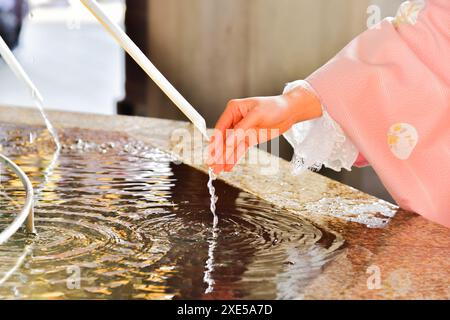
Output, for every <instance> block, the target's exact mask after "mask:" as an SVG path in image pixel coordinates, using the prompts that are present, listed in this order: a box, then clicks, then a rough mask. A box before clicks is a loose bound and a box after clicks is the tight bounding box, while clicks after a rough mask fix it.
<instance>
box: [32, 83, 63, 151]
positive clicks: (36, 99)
mask: <svg viewBox="0 0 450 320" xmlns="http://www.w3.org/2000/svg"><path fill="white" fill-rule="evenodd" d="M31 96H32V97H33V100H34V103H35V104H36V107H37V108H38V109H39V112H40V113H41V116H42V118H43V119H44V122H45V126H46V127H47V130H48V131H49V132H50V135H51V136H52V138H53V141H54V142H55V145H56V153H58V151H59V150H60V149H61V143H60V141H59V137H58V133H57V132H56V129H55V127H53V125H52V123H51V122H50V119H49V118H48V117H47V114H46V113H45V110H44V106H43V104H42V101H41V99H39V96H38V94H37V92H35V91H33V92H32V93H31Z"/></svg>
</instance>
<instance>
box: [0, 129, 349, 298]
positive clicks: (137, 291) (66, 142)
mask: <svg viewBox="0 0 450 320" xmlns="http://www.w3.org/2000/svg"><path fill="white" fill-rule="evenodd" d="M0 127H1V128H2V129H1V130H0V145H1V146H2V149H3V150H2V152H3V153H4V154H5V155H7V156H9V157H10V158H12V159H13V160H14V161H15V162H16V163H17V164H18V165H19V166H21V168H22V169H23V170H24V171H25V172H26V173H27V174H28V175H29V177H30V179H31V180H32V182H33V185H34V187H35V191H36V209H35V211H36V229H37V232H38V235H37V236H32V235H26V234H25V231H24V230H21V231H19V232H18V233H17V234H16V235H15V236H14V237H13V238H12V239H10V241H9V242H8V243H6V244H5V245H2V246H0V298H3V299H4V298H24V299H28V298H33V299H53V298H56V299H62V298H69V299H77V298H88V299H89V298H100V299H104V298H105V299H131V298H133V299H177V298H182V299H213V298H214V299H219V298H220V299H243V298H245V299H273V298H299V297H301V295H302V292H303V290H304V288H305V287H306V286H307V285H308V284H309V283H310V282H311V281H312V280H313V279H314V278H315V277H316V276H317V275H319V274H320V273H321V270H322V268H323V267H324V265H325V264H326V263H327V262H328V261H330V260H331V259H333V257H334V256H335V254H336V251H337V250H338V249H339V248H340V246H341V245H342V243H341V242H339V241H338V240H337V239H336V238H335V236H334V235H333V234H331V233H327V232H325V231H324V230H322V229H320V228H319V227H317V226H314V225H313V224H311V223H310V222H308V221H306V220H304V219H302V218H301V217H299V216H297V215H294V214H292V213H290V212H288V211H284V210H282V209H280V208H276V207H274V206H272V205H270V204H269V203H267V202H265V201H262V200H261V199H259V198H257V197H255V196H253V195H250V194H248V193H246V192H242V191H240V190H238V189H236V188H233V187H231V186H229V185H227V184H225V183H223V182H221V181H216V182H215V187H216V192H217V195H218V197H219V201H218V203H217V214H218V216H219V225H218V231H217V232H213V228H212V215H211V212H210V211H209V206H210V202H209V201H210V198H209V194H208V189H207V187H206V183H207V180H208V176H207V175H206V174H204V173H202V172H200V171H197V170H195V169H193V168H191V167H188V166H186V165H183V164H176V163H175V162H174V160H175V159H173V158H172V157H171V156H169V155H168V154H166V153H165V152H163V151H161V150H158V149H156V148H154V147H152V146H150V145H145V144H143V143H141V142H139V141H132V140H131V139H129V138H128V137H127V136H126V135H123V134H119V133H105V132H95V131H81V130H76V129H72V130H64V131H60V133H59V134H60V137H61V142H62V144H63V148H62V150H61V153H60V154H59V156H58V157H55V156H54V155H53V152H52V151H53V149H52V145H51V142H50V141H51V140H50V137H49V135H48V133H46V131H45V130H43V128H40V127H18V126H12V125H7V124H0ZM0 191H1V193H0V200H1V202H0V230H3V229H4V228H5V226H7V224H8V223H10V222H11V221H12V219H13V218H14V214H15V213H16V212H17V210H18V208H20V205H21V202H22V201H23V198H24V193H23V190H22V188H21V185H20V183H19V180H18V179H17V177H15V176H14V175H13V174H12V173H11V172H9V171H8V170H7V169H6V168H2V174H1V186H0Z"/></svg>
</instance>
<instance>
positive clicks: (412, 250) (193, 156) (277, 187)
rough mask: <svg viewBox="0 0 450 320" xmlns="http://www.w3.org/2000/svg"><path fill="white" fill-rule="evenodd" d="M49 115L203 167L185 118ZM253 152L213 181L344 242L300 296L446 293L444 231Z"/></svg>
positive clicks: (449, 271)
mask: <svg viewBox="0 0 450 320" xmlns="http://www.w3.org/2000/svg"><path fill="white" fill-rule="evenodd" d="M49 117H50V119H51V120H52V122H53V123H54V124H55V126H56V127H57V128H80V129H95V130H106V131H118V132H122V133H127V134H128V135H129V136H130V137H132V138H134V139H139V140H141V141H143V142H146V143H149V144H152V145H154V146H156V147H159V148H161V149H162V150H165V151H167V152H170V153H172V154H174V155H175V156H176V157H177V158H179V159H180V160H181V161H183V162H184V163H186V164H189V165H192V166H193V167H195V168H197V169H199V170H202V171H206V170H207V168H206V166H204V165H203V164H202V163H203V162H202V157H203V156H204V154H205V152H204V151H205V148H206V142H204V141H202V137H201V136H200V134H198V133H195V134H194V130H193V128H192V126H191V125H190V124H188V123H186V122H178V121H170V120H161V119H151V118H140V117H125V116H100V115H91V114H79V113H65V112H49ZM2 122H3V123H16V124H29V125H38V124H39V125H43V121H42V119H41V117H40V115H39V113H38V112H37V111H36V110H34V109H25V108H11V107H0V123H2ZM187 133H191V135H187ZM186 136H192V137H193V138H192V139H187V138H186ZM252 156H255V157H256V156H257V157H259V158H258V159H259V162H258V163H259V164H249V163H248V161H247V162H244V163H242V164H240V165H238V166H237V167H236V169H235V170H234V171H233V172H232V173H228V174H224V175H222V176H221V177H220V179H222V180H224V181H225V182H227V183H229V184H231V185H233V186H235V187H238V188H240V189H242V190H245V191H247V192H250V193H253V194H255V195H257V196H259V197H261V198H262V199H264V200H266V201H269V202H271V203H273V204H275V205H277V206H280V207H283V208H285V209H288V210H290V211H292V212H295V213H296V214H299V215H301V216H302V217H304V218H306V219H308V220H310V221H311V222H312V223H314V224H316V225H318V226H320V227H321V228H323V229H325V230H327V231H330V232H332V233H334V234H335V236H336V237H337V239H340V240H342V241H343V242H344V245H343V246H342V248H341V249H340V250H339V252H338V253H337V256H336V257H335V259H334V260H332V261H331V262H330V263H328V264H327V265H326V266H325V267H324V268H323V271H322V273H321V274H320V275H318V276H317V277H316V279H315V280H314V281H312V283H310V285H309V286H308V287H307V288H306V290H305V292H304V295H303V296H301V297H299V298H306V299H450V230H449V229H447V228H445V227H443V226H440V225H437V224H435V223H432V222H429V221H427V220H425V219H424V218H422V217H420V216H418V215H417V214H414V213H410V212H406V211H403V210H401V209H398V208H397V207H396V206H394V205H392V204H390V203H388V202H385V201H383V200H380V199H377V198H374V197H372V196H369V195H367V194H365V193H362V192H360V191H358V190H355V189H353V188H351V187H348V186H345V185H343V184H340V183H338V182H336V181H333V180H330V179H328V178H325V177H323V176H321V175H319V174H316V173H313V172H306V173H304V174H302V175H300V176H294V175H292V174H291V170H290V164H289V163H288V162H286V161H284V160H281V159H279V158H277V157H274V156H271V155H269V154H267V153H264V152H260V151H259V152H257V151H256V150H252V152H251V153H250V155H249V156H248V157H247V160H248V159H251V157H252ZM267 164H270V165H267ZM273 168H275V170H269V169H273ZM268 171H273V172H268Z"/></svg>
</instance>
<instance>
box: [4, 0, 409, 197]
mask: <svg viewBox="0 0 450 320" xmlns="http://www.w3.org/2000/svg"><path fill="white" fill-rule="evenodd" d="M99 2H100V3H101V4H102V6H103V8H104V9H105V10H106V11H107V13H108V15H109V16H110V17H113V19H114V20H115V21H116V22H118V23H120V24H121V25H123V26H124V28H126V30H127V33H128V34H129V35H130V37H131V38H132V39H133V40H134V41H135V42H136V44H137V45H138V46H139V47H141V48H142V49H143V51H144V52H145V53H146V54H147V55H148V56H149V57H150V59H151V60H152V61H153V63H154V64H155V65H156V66H157V67H158V68H159V69H160V70H161V72H162V73H163V74H165V75H166V77H167V78H168V79H169V80H170V81H171V82H172V83H173V84H174V86H175V87H177V88H178V89H179V90H180V92H181V93H182V94H183V95H184V96H185V97H186V99H187V100H189V101H190V102H191V103H192V104H193V105H194V106H195V107H196V108H197V109H198V110H199V112H200V113H201V114H202V115H204V116H205V118H206V120H207V123H208V125H209V126H211V127H212V126H213V125H214V123H215V121H216V119H217V118H218V117H219V115H220V113H221V112H222V110H223V108H224V106H225V105H226V102H227V101H228V100H230V99H232V98H239V97H247V96H260V95H274V94H279V93H280V92H281V91H282V90H283V87H284V84H285V83H287V82H289V81H292V80H296V79H302V78H305V77H307V76H308V75H309V74H310V73H312V72H313V71H314V70H315V69H317V68H318V67H320V66H321V65H323V64H324V63H325V62H326V61H328V60H329V59H330V58H332V57H333V56H334V55H335V54H336V53H337V52H338V51H339V50H340V49H341V48H342V47H343V46H344V45H345V44H346V43H348V42H349V41H350V40H351V39H352V38H353V37H355V36H356V35H357V34H359V33H360V32H362V31H363V30H365V29H366V28H367V20H368V17H369V14H368V8H369V6H371V5H376V6H377V7H376V8H379V10H380V14H381V17H386V16H392V15H394V14H395V12H396V9H397V8H398V6H399V4H400V3H401V2H402V0H109V1H108V0H105V1H99ZM0 34H1V36H2V37H3V38H4V39H5V41H6V42H7V43H8V45H10V47H12V48H14V53H15V55H16V56H17V58H18V59H19V61H20V62H21V63H22V64H23V66H24V68H25V69H26V71H27V72H28V73H29V75H30V77H31V78H32V79H33V81H34V82H35V83H36V85H37V87H38V88H39V89H40V91H41V92H42V94H43V96H44V98H45V106H46V108H49V109H58V110H67V111H79V112H92V113H101V114H116V113H119V114H127V115H140V116H152V117H160V118H170V119H185V118H184V116H183V115H182V114H181V113H180V112H179V111H178V109H177V108H175V107H173V106H172V105H171V102H170V101H169V100H168V99H167V98H166V97H165V96H164V95H163V94H162V93H161V92H160V90H159V89H158V88H157V87H156V86H155V85H154V84H153V83H152V82H151V80H150V79H148V77H147V76H146V75H145V73H144V72H142V71H141V70H140V69H139V68H138V67H137V65H136V64H135V63H134V62H133V61H131V59H129V58H128V57H126V56H125V54H124V53H123V52H122V50H121V49H120V47H119V46H118V45H117V44H116V43H115V41H114V40H113V38H112V37H110V36H109V34H107V33H106V32H105V31H104V30H103V29H102V27H101V26H100V25H99V24H98V23H97V21H96V20H95V19H94V18H93V17H92V16H91V15H90V14H89V12H88V11H87V10H86V9H85V8H84V7H83V6H82V5H81V4H80V2H79V1H78V0H29V1H26V0H0ZM0 105H13V106H19V107H20V106H32V101H31V98H30V97H29V93H28V91H27V90H26V88H24V87H23V85H22V84H21V83H20V82H19V81H18V80H16V78H15V77H14V75H13V74H12V72H11V71H10V70H9V69H8V67H7V66H6V65H5V64H4V63H3V62H0ZM291 155H292V150H291V148H290V147H289V146H288V144H287V143H286V142H284V141H283V142H282V145H281V156H282V157H284V158H286V159H290V157H291ZM321 173H322V174H325V175H328V176H330V177H332V178H334V179H336V180H339V181H341V182H343V183H346V184H349V185H352V186H354V187H356V188H358V189H360V190H363V191H365V192H367V193H370V194H373V195H375V196H378V197H380V198H384V199H387V200H390V201H392V199H391V198H390V196H389V195H388V194H387V192H386V191H385V189H384V188H383V186H382V184H381V183H380V182H379V179H378V178H377V176H376V174H375V173H374V172H373V170H372V169H371V168H364V169H355V170H354V171H352V172H350V173H349V172H342V173H334V172H330V171H329V170H322V171H321Z"/></svg>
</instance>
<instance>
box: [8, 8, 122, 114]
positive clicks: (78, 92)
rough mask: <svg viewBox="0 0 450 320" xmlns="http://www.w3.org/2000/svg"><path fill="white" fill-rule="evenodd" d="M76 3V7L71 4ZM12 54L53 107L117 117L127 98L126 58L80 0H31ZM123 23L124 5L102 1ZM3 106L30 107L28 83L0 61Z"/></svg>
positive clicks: (48, 103)
mask: <svg viewBox="0 0 450 320" xmlns="http://www.w3.org/2000/svg"><path fill="white" fill-rule="evenodd" d="M69 3H70V4H72V5H69ZM30 5H31V12H30V15H29V16H28V18H27V19H26V20H25V22H24V26H23V30H22V34H21V39H20V44H19V47H18V48H17V49H16V50H14V54H15V55H16V57H17V58H18V60H19V61H20V62H21V63H22V65H23V67H24V69H25V70H26V71H27V72H28V74H29V76H30V78H31V79H32V80H33V82H34V83H35V84H36V86H37V87H38V89H39V90H40V91H41V93H42V95H43V96H44V99H45V107H46V108H49V109H58V110H68V111H82V112H94V113H102V114H114V113H116V102H117V100H120V99H121V98H122V96H123V95H124V56H123V55H124V54H123V52H122V49H121V48H120V47H119V46H118V45H117V44H116V42H115V41H114V39H113V38H112V37H111V36H110V35H109V34H108V33H106V32H105V30H104V29H103V28H102V27H101V26H100V25H99V24H98V22H97V21H96V20H95V19H94V18H93V17H92V16H91V15H90V13H89V12H88V11H87V10H86V9H85V8H84V7H82V5H81V4H80V2H79V1H78V0H71V1H65V0H56V1H55V0H51V1H48V0H47V1H45V0H33V1H30ZM102 5H103V7H104V8H105V10H106V11H107V13H108V15H110V16H111V17H113V18H114V20H115V21H117V22H119V23H123V17H124V11H125V6H124V4H123V1H118V0H113V1H106V2H104V3H102ZM0 104H1V105H13V106H32V105H33V102H32V100H31V98H30V95H29V92H28V91H27V89H26V88H25V87H24V85H23V84H22V83H21V82H20V81H19V80H17V79H16V78H15V76H14V74H13V73H12V72H11V71H10V70H9V68H8V67H7V66H6V65H5V64H4V62H3V61H0Z"/></svg>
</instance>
